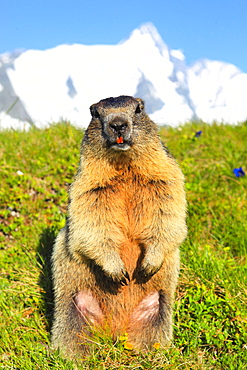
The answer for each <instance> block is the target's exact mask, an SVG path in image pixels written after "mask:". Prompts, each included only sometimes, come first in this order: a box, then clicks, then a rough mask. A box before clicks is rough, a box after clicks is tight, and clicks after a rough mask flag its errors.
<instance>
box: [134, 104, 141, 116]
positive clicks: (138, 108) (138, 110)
mask: <svg viewBox="0 0 247 370" xmlns="http://www.w3.org/2000/svg"><path fill="white" fill-rule="evenodd" d="M135 113H136V114H137V113H141V108H140V105H139V104H138V105H137V107H136V110H135Z"/></svg>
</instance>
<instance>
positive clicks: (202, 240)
mask: <svg viewBox="0 0 247 370" xmlns="http://www.w3.org/2000/svg"><path fill="white" fill-rule="evenodd" d="M199 130H202V135H201V137H199V138H195V136H194V135H195V132H196V131H199ZM160 132H161V136H162V139H163V140H164V142H165V143H166V144H167V145H168V147H169V149H170V151H171V152H172V154H173V155H174V156H175V157H176V158H177V161H178V162H179V164H180V165H181V167H182V170H183V172H184V174H185V177H186V190H187V199H188V221H187V222H188V229H189V234H188V237H187V239H186V241H185V242H184V244H183V245H182V246H181V273H180V280H179V285H178V288H177V294H176V301H175V307H174V341H173V343H172V346H171V347H170V348H167V349H166V350H155V351H154V352H149V353H147V354H141V353H139V354H138V353H134V352H133V351H128V350H126V349H124V346H123V343H121V342H117V343H112V341H111V339H110V338H109V337H108V336H107V335H102V336H99V338H96V344H95V345H94V350H93V353H92V355H91V357H89V358H88V359H82V361H81V363H79V364H78V365H77V366H78V367H77V368H78V369H80V368H81V369H188V370H189V369H238V370H239V369H240V370H241V369H247V299H246V293H247V288H246V286H247V285H246V283H247V258H246V255H247V254H246V248H247V199H246V198H247V176H245V177H242V178H236V177H235V176H234V174H233V173H232V170H233V169H234V168H236V167H240V166H242V167H243V169H244V170H245V171H247V150H246V148H247V124H246V123H243V124H241V125H238V126H229V125H224V126H223V125H217V124H214V125H211V126H210V125H206V124H204V123H202V122H201V123H197V124H196V123H188V124H186V125H184V126H182V127H181V128H176V129H172V128H161V130H160ZM82 134H83V133H82V132H81V131H79V130H77V129H75V128H74V127H72V126H70V125H69V124H66V123H62V124H57V125H52V126H51V127H50V128H48V129H45V130H38V129H35V128H32V129H31V130H30V131H29V132H18V131H11V130H10V131H2V132H0V168H1V171H0V176H1V187H0V202H1V204H0V253H1V256H0V269H1V277H0V284H1V293H0V308H1V315H0V368H3V369H18V370H19V369H23V370H29V369H66V370H67V369H74V368H75V367H74V364H73V363H72V362H70V361H66V360H63V359H62V358H61V357H60V356H59V353H57V352H52V351H51V350H50V329H51V324H52V312H53V296H52V285H51V272H50V255H51V249H52V244H53V242H54V238H55V236H56V234H57V232H58V230H59V229H60V228H61V227H62V226H63V225H64V223H65V216H66V208H67V199H68V197H67V190H68V186H69V184H70V183H71V181H72V180H73V176H74V174H75V172H76V169H77V164H78V160H79V144H80V141H81V137H82ZM18 171H21V173H23V174H21V173H20V172H18Z"/></svg>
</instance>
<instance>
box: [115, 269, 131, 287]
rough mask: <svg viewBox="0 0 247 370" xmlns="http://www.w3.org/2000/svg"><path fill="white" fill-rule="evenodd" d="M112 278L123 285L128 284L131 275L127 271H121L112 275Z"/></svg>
mask: <svg viewBox="0 0 247 370" xmlns="http://www.w3.org/2000/svg"><path fill="white" fill-rule="evenodd" d="M111 278H112V280H113V281H114V282H115V283H118V284H120V285H123V286H124V285H128V283H129V282H130V277H129V274H128V272H127V271H121V274H118V275H115V276H113V275H111Z"/></svg>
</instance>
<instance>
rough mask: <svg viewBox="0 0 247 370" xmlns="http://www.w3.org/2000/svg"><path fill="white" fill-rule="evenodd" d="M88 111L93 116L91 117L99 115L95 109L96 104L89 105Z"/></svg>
mask: <svg viewBox="0 0 247 370" xmlns="http://www.w3.org/2000/svg"><path fill="white" fill-rule="evenodd" d="M90 112H91V116H92V117H93V118H99V117H100V116H99V112H98V110H97V104H93V105H91V107H90Z"/></svg>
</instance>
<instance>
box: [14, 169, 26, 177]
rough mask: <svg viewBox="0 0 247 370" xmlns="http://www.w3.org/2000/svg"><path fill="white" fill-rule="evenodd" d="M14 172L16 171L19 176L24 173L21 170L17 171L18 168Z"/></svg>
mask: <svg viewBox="0 0 247 370" xmlns="http://www.w3.org/2000/svg"><path fill="white" fill-rule="evenodd" d="M16 173H17V175H19V176H22V175H24V173H23V172H21V171H19V170H18V171H17V172H16Z"/></svg>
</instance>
